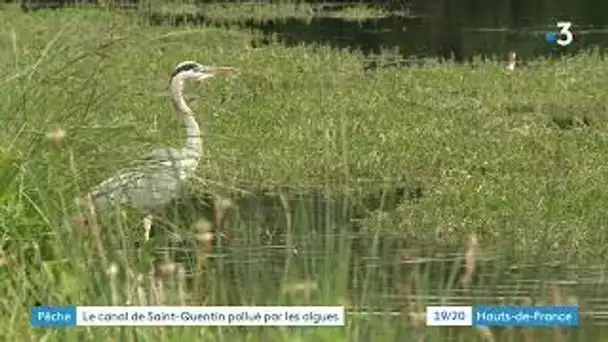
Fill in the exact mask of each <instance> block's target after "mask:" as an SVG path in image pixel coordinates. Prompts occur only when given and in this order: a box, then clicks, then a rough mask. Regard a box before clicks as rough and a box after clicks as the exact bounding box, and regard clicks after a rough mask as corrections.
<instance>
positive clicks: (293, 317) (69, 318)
mask: <svg viewBox="0 0 608 342" xmlns="http://www.w3.org/2000/svg"><path fill="white" fill-rule="evenodd" d="M344 316H345V314H344V307H341V306H274V307H273V306H258V307H254V306H249V307H242V306H236V307H234V306H233V307H230V306H215V307H214V306H35V307H32V308H31V310H30V321H31V324H32V326H35V327H52V326H55V327H56V326H344V322H345V319H344V318H345V317H344Z"/></svg>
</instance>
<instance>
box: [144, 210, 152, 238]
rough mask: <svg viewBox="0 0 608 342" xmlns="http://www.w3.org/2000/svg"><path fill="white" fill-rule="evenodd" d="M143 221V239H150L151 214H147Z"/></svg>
mask: <svg viewBox="0 0 608 342" xmlns="http://www.w3.org/2000/svg"><path fill="white" fill-rule="evenodd" d="M143 223H144V239H145V240H146V241H148V240H150V231H151V230H152V215H151V214H148V215H146V216H145V217H144V219H143Z"/></svg>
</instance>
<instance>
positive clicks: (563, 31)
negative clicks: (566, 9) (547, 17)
mask: <svg viewBox="0 0 608 342" xmlns="http://www.w3.org/2000/svg"><path fill="white" fill-rule="evenodd" d="M557 27H558V28H560V31H559V35H560V39H558V40H557V41H556V43H557V44H559V45H560V46H567V45H568V44H570V43H572V40H573V39H574V37H573V36H572V31H570V27H572V23H571V22H569V21H558V22H557ZM561 37H566V39H561Z"/></svg>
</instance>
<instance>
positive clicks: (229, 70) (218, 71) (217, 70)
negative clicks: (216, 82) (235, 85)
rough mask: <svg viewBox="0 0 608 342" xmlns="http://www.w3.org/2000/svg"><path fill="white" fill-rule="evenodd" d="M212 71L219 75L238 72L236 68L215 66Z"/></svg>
mask: <svg viewBox="0 0 608 342" xmlns="http://www.w3.org/2000/svg"><path fill="white" fill-rule="evenodd" d="M211 72H213V74H214V75H217V76H221V75H231V74H234V73H235V72H236V69H235V68H232V67H214V68H213V69H212V70H211Z"/></svg>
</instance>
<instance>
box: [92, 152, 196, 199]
mask: <svg viewBox="0 0 608 342" xmlns="http://www.w3.org/2000/svg"><path fill="white" fill-rule="evenodd" d="M197 164H198V159H197V158H196V156H194V158H193V156H191V155H190V154H189V153H188V151H184V150H180V149H175V148H171V147H166V148H159V149H155V150H153V151H151V152H150V153H148V154H146V155H144V158H142V159H139V160H137V161H136V162H134V163H133V164H131V166H130V167H129V168H126V169H123V170H121V171H119V172H118V173H117V174H116V175H115V176H114V177H112V178H109V179H107V180H105V181H103V182H102V183H100V184H99V185H97V186H96V187H95V188H93V190H92V191H91V195H92V196H93V200H94V201H95V203H96V204H97V205H105V204H108V203H121V204H122V203H131V204H133V205H134V206H135V207H138V208H140V209H146V208H149V207H156V206H161V205H163V204H165V203H168V202H169V201H170V200H171V199H173V198H175V197H176V196H177V195H178V194H179V191H180V188H181V185H182V182H183V181H184V180H185V179H186V178H187V176H188V174H189V173H191V171H193V170H194V169H195V168H196V165H197Z"/></svg>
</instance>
